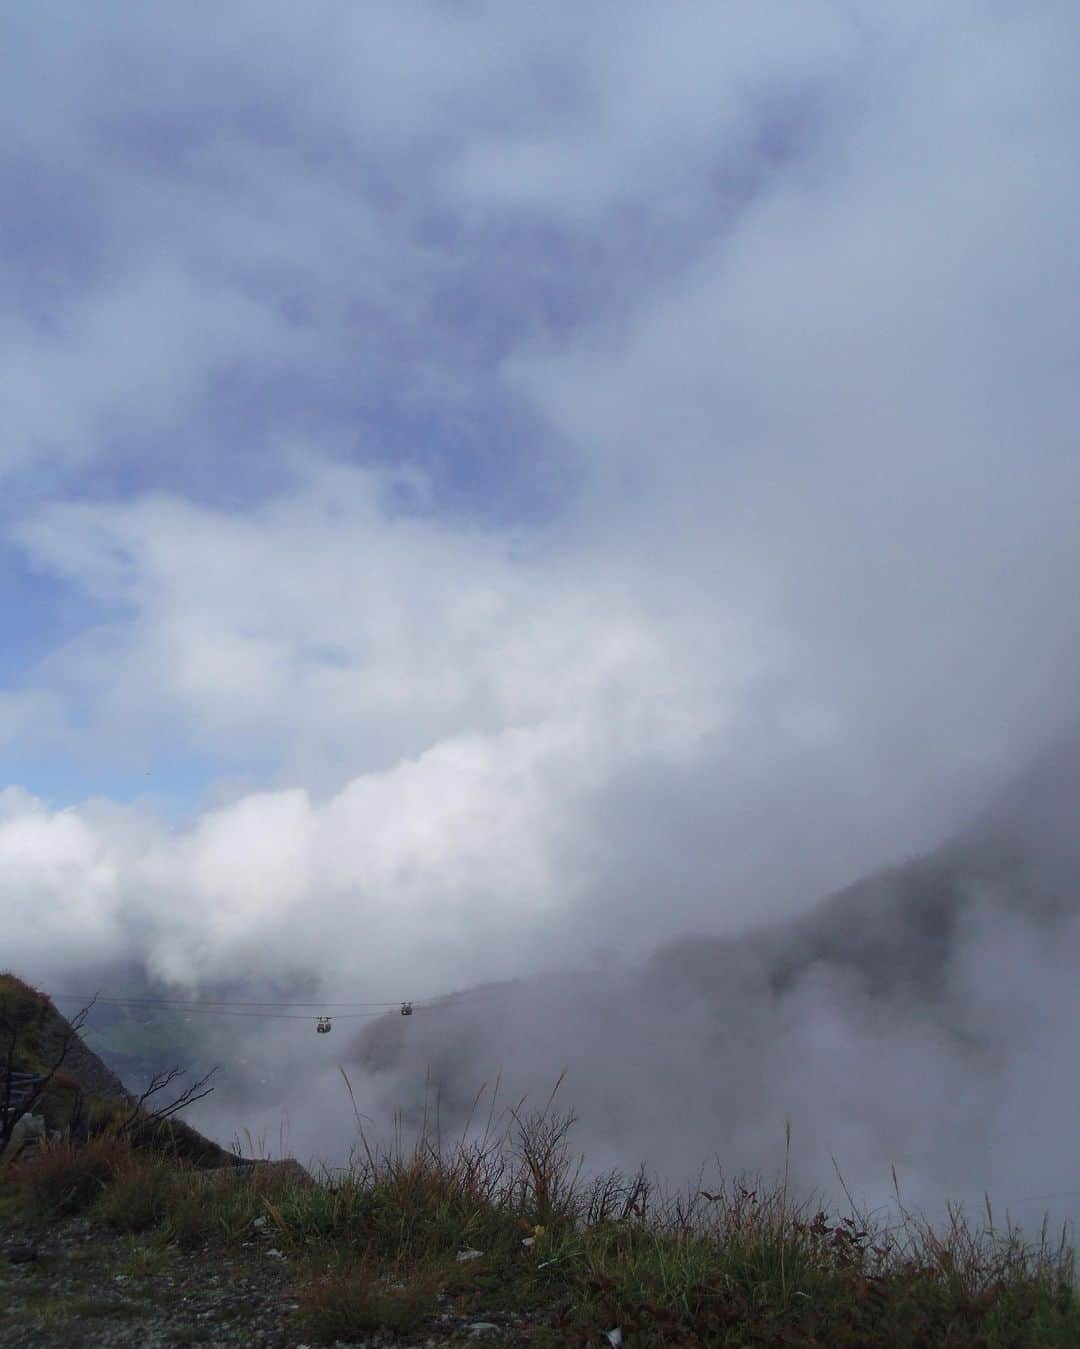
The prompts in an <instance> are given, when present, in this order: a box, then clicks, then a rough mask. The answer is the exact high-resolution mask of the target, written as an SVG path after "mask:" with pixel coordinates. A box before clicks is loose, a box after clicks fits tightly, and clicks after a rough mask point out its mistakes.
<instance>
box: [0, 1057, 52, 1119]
mask: <svg viewBox="0 0 1080 1349" xmlns="http://www.w3.org/2000/svg"><path fill="white" fill-rule="evenodd" d="M44 1081H45V1078H44V1077H43V1076H42V1075H41V1074H40V1073H7V1072H5V1071H4V1070H3V1069H2V1068H0V1109H3V1108H4V1106H5V1103H6V1107H7V1109H6V1114H8V1115H21V1114H22V1112H23V1108H24V1106H26V1105H27V1104H28V1103H29V1101H30V1099H31V1097H32V1096H33V1095H34V1092H35V1091H36V1090H37V1088H38V1087H39V1086H40V1085H41V1084H42V1082H44Z"/></svg>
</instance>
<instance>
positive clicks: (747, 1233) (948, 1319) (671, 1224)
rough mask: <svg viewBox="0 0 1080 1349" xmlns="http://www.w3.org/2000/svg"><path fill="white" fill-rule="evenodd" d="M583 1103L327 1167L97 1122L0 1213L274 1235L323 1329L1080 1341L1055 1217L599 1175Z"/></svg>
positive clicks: (682, 1339) (205, 1241) (19, 1181)
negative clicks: (1012, 1217) (586, 1154)
mask: <svg viewBox="0 0 1080 1349" xmlns="http://www.w3.org/2000/svg"><path fill="white" fill-rule="evenodd" d="M572 1123H573V1119H572V1116H570V1115H567V1114H560V1113H558V1112H555V1111H553V1110H552V1108H551V1104H550V1103H549V1106H548V1109H547V1110H546V1111H543V1112H538V1113H534V1114H530V1115H523V1114H521V1113H519V1112H511V1115H510V1117H509V1123H508V1124H507V1125H505V1126H499V1127H498V1128H495V1127H493V1125H492V1122H491V1121H490V1120H489V1124H488V1128H487V1130H486V1131H485V1132H484V1134H483V1135H482V1136H479V1137H477V1136H475V1135H469V1136H466V1137H463V1138H461V1139H459V1140H457V1141H455V1142H452V1143H443V1142H441V1141H440V1140H439V1139H438V1138H437V1137H433V1136H432V1133H431V1131H429V1130H427V1129H425V1130H423V1131H422V1133H421V1136H420V1138H419V1139H418V1140H417V1141H416V1143H415V1144H414V1145H412V1146H410V1147H408V1148H406V1147H404V1146H398V1147H396V1148H394V1149H391V1150H389V1151H375V1150H371V1149H369V1148H368V1147H367V1146H366V1145H364V1146H363V1147H362V1148H361V1149H360V1152H359V1154H358V1156H357V1157H356V1159H355V1161H354V1163H353V1165H352V1166H351V1167H349V1168H348V1169H347V1170H344V1171H342V1172H337V1173H334V1174H327V1175H324V1176H323V1177H322V1178H321V1179H320V1181H319V1182H318V1183H311V1182H310V1181H305V1180H304V1179H303V1178H302V1177H299V1176H297V1175H295V1174H294V1175H289V1174H288V1173H287V1172H286V1171H277V1170H275V1169H274V1168H273V1167H267V1168H265V1169H264V1170H261V1171H260V1170H256V1171H255V1173H254V1174H253V1175H251V1176H249V1177H247V1178H243V1177H241V1176H238V1175H237V1176H232V1175H229V1174H227V1173H224V1174H223V1173H221V1172H212V1173H207V1172H205V1171H202V1172H200V1171H199V1170H197V1169H195V1168H194V1167H193V1166H192V1165H191V1164H190V1163H187V1162H184V1161H182V1160H180V1159H178V1158H177V1157H176V1156H175V1154H173V1153H171V1152H170V1151H169V1150H166V1151H162V1150H160V1149H155V1148H154V1147H152V1146H147V1145H145V1144H143V1145H137V1144H135V1143H133V1142H132V1141H131V1140H130V1139H127V1138H119V1137H115V1136H112V1135H110V1133H109V1132H108V1130H105V1131H104V1132H102V1133H100V1134H99V1135H97V1136H94V1137H91V1138H89V1139H86V1140H84V1141H82V1142H72V1141H63V1140H60V1141H54V1142H52V1143H51V1144H49V1145H47V1146H45V1147H43V1148H42V1149H41V1150H40V1151H38V1152H36V1153H34V1154H31V1155H29V1156H26V1157H25V1158H24V1159H23V1160H22V1161H20V1162H17V1163H15V1164H14V1165H13V1166H11V1167H9V1168H8V1170H7V1172H6V1174H4V1175H3V1176H0V1220H5V1221H11V1220H15V1221H18V1222H19V1223H22V1224H25V1223H27V1222H30V1223H37V1224H49V1223H52V1222H55V1221H56V1220H57V1219H60V1218H63V1217H64V1215H69V1214H72V1213H84V1214H89V1215H91V1216H92V1218H93V1219H94V1221H95V1222H100V1223H101V1224H102V1225H104V1226H108V1227H110V1228H112V1229H114V1230H118V1231H121V1232H126V1233H133V1234H140V1237H139V1251H140V1252H141V1255H140V1258H141V1259H143V1260H144V1261H150V1262H152V1261H153V1260H154V1258H155V1252H164V1251H165V1250H166V1249H167V1248H168V1247H170V1246H178V1247H180V1248H181V1249H182V1250H193V1249H195V1248H199V1249H202V1248H204V1247H206V1246H207V1245H210V1246H211V1247H212V1248H213V1247H217V1246H220V1247H221V1248H222V1249H227V1248H229V1247H230V1246H239V1244H240V1243H241V1242H242V1241H246V1242H248V1243H250V1242H251V1240H252V1236H253V1232H254V1233H259V1232H262V1233H264V1234H269V1236H270V1237H272V1241H273V1244H274V1245H275V1246H276V1247H278V1248H280V1250H281V1251H283V1252H284V1253H285V1254H286V1255H287V1256H288V1257H289V1262H290V1272H291V1276H292V1278H293V1280H294V1284H295V1287H296V1289H297V1294H296V1296H297V1301H299V1302H300V1304H301V1310H300V1313H299V1317H300V1321H301V1325H302V1327H303V1331H304V1334H305V1336H306V1338H307V1339H308V1340H309V1341H310V1342H315V1343H333V1341H334V1340H336V1339H340V1340H346V1341H348V1340H355V1339H361V1338H363V1337H364V1336H365V1335H367V1334H370V1333H371V1332H373V1331H376V1330H378V1331H382V1332H384V1333H386V1332H390V1333H396V1334H398V1335H400V1336H403V1337H410V1338H411V1337H412V1336H413V1335H416V1336H419V1337H420V1338H421V1340H422V1339H423V1337H424V1336H425V1335H428V1334H432V1333H435V1332H433V1331H432V1330H430V1329H426V1330H425V1324H433V1323H428V1322H427V1318H429V1317H430V1316H432V1314H433V1313H435V1312H436V1311H442V1312H445V1311H447V1310H450V1311H453V1312H465V1313H475V1314H478V1315H479V1314H482V1313H483V1312H489V1313H490V1312H495V1311H498V1310H517V1311H521V1312H526V1313H528V1315H527V1316H526V1317H525V1318H523V1320H522V1322H521V1323H520V1326H521V1329H520V1334H519V1335H518V1338H517V1340H516V1341H515V1342H518V1343H533V1344H536V1345H551V1346H554V1345H563V1344H578V1345H608V1344H610V1343H612V1342H613V1340H612V1339H611V1338H609V1334H608V1332H610V1331H613V1330H614V1329H615V1328H616V1327H618V1328H619V1329H620V1331H621V1343H622V1344H623V1345H626V1346H636V1345H642V1346H644V1345H650V1346H651V1345H657V1346H659V1345H789V1346H791V1345H802V1346H814V1345H817V1346H823V1347H824V1346H830V1347H832V1346H843V1345H848V1346H870V1345H890V1346H894V1345H895V1346H908V1345H910V1346H930V1345H949V1346H976V1345H979V1346H986V1347H987V1349H989V1347H991V1346H1002V1347H1003V1349H1004V1346H1010V1347H1011V1346H1025V1345H1032V1346H1040V1347H1043V1346H1054V1345H1060V1346H1075V1345H1077V1344H1080V1302H1078V1298H1077V1293H1076V1288H1075V1282H1074V1269H1073V1254H1072V1252H1071V1250H1070V1249H1068V1248H1067V1247H1066V1245H1065V1244H1064V1241H1062V1242H1061V1243H1050V1242H1049V1241H1048V1240H1047V1237H1046V1234H1045V1232H1044V1233H1043V1234H1042V1235H1041V1237H1040V1239H1039V1241H1038V1242H1036V1243H1034V1244H1030V1243H1027V1242H1025V1241H1024V1240H1023V1238H1022V1237H1021V1234H1020V1233H1019V1232H1017V1231H1015V1230H1013V1229H1008V1228H1007V1229H1005V1230H1001V1229H1000V1228H997V1227H995V1225H994V1223H993V1221H992V1218H991V1216H990V1215H989V1214H988V1215H987V1217H986V1220H985V1221H983V1222H982V1223H981V1224H980V1225H979V1226H978V1227H977V1228H973V1227H972V1226H970V1225H969V1224H968V1222H966V1221H965V1220H964V1219H963V1218H962V1217H961V1216H960V1215H955V1216H954V1218H953V1220H952V1222H951V1224H950V1225H949V1226H948V1228H947V1230H945V1231H943V1232H935V1231H933V1230H932V1229H931V1228H930V1227H929V1226H927V1225H926V1224H924V1223H922V1222H921V1221H919V1220H918V1219H916V1218H915V1217H913V1216H911V1215H905V1216H903V1217H902V1219H901V1221H900V1223H899V1225H896V1226H892V1227H890V1228H884V1227H876V1228H875V1227H874V1226H872V1225H871V1224H869V1223H867V1222H864V1221H862V1220H861V1219H860V1218H859V1217H858V1216H857V1215H855V1214H850V1215H848V1216H845V1217H841V1218H839V1219H833V1218H831V1217H829V1216H827V1215H826V1214H825V1213H822V1212H808V1211H806V1210H805V1209H803V1208H800V1207H799V1206H798V1205H796V1204H794V1203H793V1202H792V1201H791V1200H790V1199H789V1197H788V1195H787V1194H786V1191H785V1187H784V1185H783V1184H780V1185H778V1186H777V1187H775V1188H773V1189H762V1188H761V1187H759V1186H754V1185H752V1184H750V1183H747V1182H744V1181H732V1182H728V1183H725V1184H723V1185H721V1186H720V1187H719V1188H718V1189H717V1190H712V1191H705V1190H700V1191H698V1192H696V1193H689V1194H682V1195H680V1196H676V1197H668V1198H663V1197H659V1196H657V1195H656V1194H655V1193H654V1192H653V1191H652V1190H651V1188H650V1186H649V1184H648V1182H647V1181H646V1179H645V1178H644V1175H643V1174H642V1175H638V1176H632V1177H627V1176H623V1175H620V1174H610V1175H607V1176H604V1177H601V1178H599V1179H592V1180H589V1181H585V1180H583V1179H582V1174H581V1170H580V1165H579V1164H578V1163H576V1162H575V1160H574V1158H573V1157H572V1155H571V1153H570V1151H569V1148H568V1132H569V1130H570V1127H571V1125H572ZM477 1252H479V1254H476V1253H477ZM463 1253H468V1258H466V1259H460V1258H459V1256H460V1255H462V1254H463Z"/></svg>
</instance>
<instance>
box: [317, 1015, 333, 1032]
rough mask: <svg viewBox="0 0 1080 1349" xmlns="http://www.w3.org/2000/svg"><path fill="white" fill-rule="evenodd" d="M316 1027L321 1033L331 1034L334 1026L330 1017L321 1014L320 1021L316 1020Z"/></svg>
mask: <svg viewBox="0 0 1080 1349" xmlns="http://www.w3.org/2000/svg"><path fill="white" fill-rule="evenodd" d="M315 1029H316V1031H318V1033H319V1034H320V1035H329V1034H330V1032H331V1031H332V1030H333V1029H334V1028H333V1026H332V1025H331V1024H330V1018H329V1017H328V1016H321V1017H319V1019H318V1021H316V1022H315Z"/></svg>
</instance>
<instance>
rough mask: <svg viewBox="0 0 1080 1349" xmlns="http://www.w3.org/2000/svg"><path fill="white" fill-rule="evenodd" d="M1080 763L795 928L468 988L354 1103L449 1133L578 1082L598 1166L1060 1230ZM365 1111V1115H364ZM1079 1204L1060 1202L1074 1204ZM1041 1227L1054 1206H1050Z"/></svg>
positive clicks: (388, 1043) (399, 1044)
mask: <svg viewBox="0 0 1080 1349" xmlns="http://www.w3.org/2000/svg"><path fill="white" fill-rule="evenodd" d="M1078 957H1080V745H1078V742H1077V740H1076V738H1075V737H1071V738H1069V739H1067V740H1064V741H1062V743H1061V744H1060V745H1057V746H1055V747H1054V748H1053V749H1052V750H1050V751H1048V752H1046V753H1044V754H1043V755H1042V756H1041V757H1040V758H1039V759H1038V760H1037V762H1035V763H1034V764H1033V765H1032V766H1031V768H1030V770H1029V771H1027V772H1026V773H1024V774H1022V775H1020V776H1018V777H1017V778H1016V779H1015V780H1014V781H1013V782H1012V783H1011V784H1010V785H1009V787H1008V788H1007V790H1006V791H1004V792H1003V793H1002V794H1001V795H1000V797H999V798H998V799H997V800H996V801H995V802H994V803H993V805H992V806H991V807H990V808H989V809H988V810H985V811H983V812H981V813H980V815H979V817H978V818H977V819H976V820H975V821H974V822H973V823H972V824H971V825H970V826H969V827H968V828H966V829H964V830H963V831H961V832H960V833H958V834H957V835H956V836H955V837H954V838H953V839H952V840H951V841H950V842H949V843H947V844H946V845H945V846H943V847H941V848H939V849H938V850H936V851H935V852H933V853H932V854H929V855H927V856H924V857H920V858H917V859H915V860H913V861H911V862H909V863H906V864H904V865H901V866H897V867H894V868H890V869H888V870H886V871H883V872H879V873H876V874H873V875H871V876H869V877H866V878H865V879H863V880H861V881H859V882H857V883H856V884H854V885H852V886H850V887H849V888H847V889H845V890H843V891H841V892H839V893H837V894H835V895H832V896H830V897H828V898H826V899H824V900H822V901H821V902H820V903H819V904H817V905H816V906H815V907H814V908H813V909H812V910H810V911H809V912H808V913H806V914H805V915H804V916H801V917H798V918H795V919H792V920H787V921H779V922H775V923H773V924H770V925H768V926H764V927H761V928H758V929H756V930H750V931H747V932H744V933H740V934H737V935H733V936H723V937H716V936H709V935H708V934H697V935H692V936H687V937H684V938H680V939H678V940H676V941H673V942H669V943H666V944H664V945H663V946H662V947H660V948H659V949H658V950H657V951H656V952H655V953H654V954H653V955H652V956H651V958H649V959H648V960H647V961H646V962H645V963H644V964H641V965H637V966H633V967H626V968H621V969H619V970H596V971H592V972H589V973H587V974H574V975H566V976H559V977H555V976H551V977H546V978H538V979H530V980H523V981H519V982H514V983H510V984H502V985H496V986H492V987H490V988H487V989H480V990H476V991H475V992H473V993H471V994H467V995H466V996H464V997H462V998H461V999H460V1000H458V1001H451V1002H450V1003H449V1004H447V1005H446V1006H438V1007H436V1008H434V1009H432V1010H430V1011H429V1012H426V1013H425V1014H424V1015H423V1016H422V1017H417V1018H416V1021H415V1024H407V1025H406V1024H400V1023H399V1021H397V1020H392V1019H391V1020H388V1021H387V1022H386V1023H382V1022H380V1023H378V1024H376V1025H375V1026H374V1027H373V1028H371V1029H369V1030H367V1031H365V1032H364V1033H363V1034H362V1035H361V1036H360V1037H359V1039H358V1040H357V1041H356V1042H355V1044H354V1050H353V1061H354V1062H355V1064H356V1065H357V1067H359V1068H361V1069H363V1070H364V1072H365V1073H366V1075H367V1076H366V1077H365V1078H364V1079H362V1080H363V1083H364V1099H365V1100H367V1101H369V1102H377V1103H378V1106H379V1107H380V1108H381V1109H382V1111H384V1112H389V1111H390V1110H392V1109H393V1107H394V1106H395V1105H396V1104H401V1103H403V1102H407V1103H409V1104H410V1105H411V1113H412V1116H413V1118H415V1115H416V1112H417V1111H419V1110H421V1109H422V1103H423V1100H424V1099H427V1101H428V1103H429V1104H430V1100H431V1094H432V1093H433V1092H437V1093H438V1095H439V1098H440V1104H441V1110H442V1112H443V1119H444V1121H445V1122H446V1123H447V1125H448V1126H449V1127H451V1128H453V1127H460V1125H461V1122H462V1121H463V1120H464V1118H465V1117H466V1116H467V1115H468V1113H469V1111H470V1108H471V1106H472V1101H473V1097H474V1095H475V1093H476V1091H477V1090H478V1088H479V1087H480V1086H481V1084H482V1083H484V1082H488V1083H492V1082H493V1081H494V1080H495V1078H496V1076H497V1075H499V1074H501V1091H502V1093H503V1096H504V1097H505V1098H506V1099H507V1100H511V1101H514V1100H516V1099H517V1097H518V1096H519V1095H520V1094H523V1093H526V1092H528V1093H529V1094H530V1098H531V1099H534V1098H535V1097H536V1095H537V1094H538V1092H542V1091H543V1087H544V1084H545V1083H554V1081H555V1079H556V1078H557V1076H558V1075H559V1073H560V1072H561V1071H562V1069H563V1068H566V1069H567V1070H568V1073H567V1079H566V1083H565V1086H564V1088H563V1090H564V1093H565V1097H566V1101H567V1103H568V1104H572V1105H573V1107H574V1108H575V1110H576V1111H577V1112H578V1114H579V1115H580V1119H581V1123H580V1133H581V1137H580V1142H581V1143H582V1146H583V1148H584V1150H585V1151H586V1153H587V1154H588V1157H589V1159H590V1161H591V1162H597V1161H601V1160H610V1161H612V1162H615V1163H618V1164H621V1165H623V1166H628V1165H633V1164H634V1163H635V1162H637V1161H639V1160H642V1159H647V1160H648V1162H649V1163H650V1165H653V1166H655V1167H656V1169H657V1170H658V1172H660V1173H661V1174H666V1175H667V1176H668V1177H669V1178H676V1179H677V1178H687V1177H688V1176H690V1175H692V1174H696V1172H697V1170H698V1168H699V1166H700V1165H701V1164H702V1163H708V1162H709V1161H710V1160H711V1159H715V1160H716V1161H718V1162H719V1163H720V1164H721V1165H723V1166H725V1167H727V1168H729V1169H730V1168H733V1167H734V1168H736V1169H737V1168H739V1167H748V1168H751V1169H752V1168H754V1167H760V1168H762V1169H763V1170H766V1171H768V1172H772V1171H774V1170H775V1168H776V1167H777V1165H778V1164H779V1162H780V1158H781V1153H782V1148H783V1136H784V1135H783V1131H784V1120H785V1117H790V1118H791V1120H792V1126H793V1154H792V1157H793V1163H794V1170H795V1175H796V1176H797V1179H798V1181H799V1182H800V1183H801V1184H803V1185H805V1186H807V1187H812V1186H815V1185H822V1186H824V1187H825V1188H826V1189H829V1188H830V1187H831V1188H833V1189H835V1176H834V1174H833V1168H832V1165H831V1158H832V1157H835V1158H836V1161H837V1163H838V1164H839V1166H840V1168H841V1170H842V1172H843V1174H844V1177H845V1180H846V1181H847V1182H848V1184H849V1185H850V1186H852V1187H853V1188H854V1189H856V1190H857V1191H858V1192H859V1194H860V1195H862V1196H865V1197H868V1198H869V1200H870V1201H872V1202H875V1203H881V1202H886V1201H887V1199H888V1196H889V1191H890V1189H891V1185H892V1181H891V1177H890V1167H891V1166H893V1165H895V1166H896V1168H897V1172H898V1175H899V1178H900V1180H901V1184H902V1187H903V1195H904V1198H905V1200H907V1201H909V1202H913V1203H915V1202H917V1203H922V1204H925V1205H928V1206H930V1207H931V1208H933V1209H935V1211H937V1209H938V1208H940V1204H941V1202H942V1201H943V1199H945V1198H949V1197H951V1198H954V1199H965V1200H967V1201H968V1202H973V1201H975V1200H980V1199H981V1195H982V1193H983V1190H984V1189H986V1190H989V1192H990V1193H991V1196H992V1197H993V1196H995V1195H996V1197H997V1198H998V1199H999V1200H1001V1201H1006V1200H1008V1201H1014V1212H1015V1213H1016V1215H1017V1216H1018V1217H1019V1218H1020V1219H1021V1220H1027V1221H1030V1220H1031V1217H1032V1213H1033V1207H1034V1209H1038V1206H1039V1204H1040V1203H1043V1204H1044V1205H1045V1207H1047V1208H1049V1209H1050V1210H1053V1211H1054V1212H1056V1213H1057V1214H1058V1215H1061V1214H1062V1213H1071V1212H1073V1211H1074V1210H1073V1208H1072V1207H1071V1205H1072V1204H1073V1203H1074V1201H1075V1196H1073V1195H1070V1194H1069V1193H1068V1192H1070V1191H1074V1190H1080V1171H1078V1170H1077V1166H1076V1162H1075V1158H1074V1148H1073V1138H1072V1128H1071V1124H1070V1121H1071V1119H1072V1118H1074V1107H1075V1105H1076V1104H1077V1100H1078V1096H1080V1087H1078V1085H1077V1082H1076V1078H1075V1074H1074V1073H1073V1072H1072V1070H1071V1068H1070V1064H1071V1063H1072V1062H1073V1061H1074V1059H1073V1056H1074V1054H1075V1051H1076V1050H1077V1048H1078V1045H1080V990H1078V989H1077V987H1076V981H1075V979H1074V971H1075V969H1076V968H1077V964H1076V962H1077V959H1078ZM369 1108H370V1107H369ZM1067 1195H1068V1197H1067V1198H1066V1196H1067ZM1040 1211H1041V1210H1040Z"/></svg>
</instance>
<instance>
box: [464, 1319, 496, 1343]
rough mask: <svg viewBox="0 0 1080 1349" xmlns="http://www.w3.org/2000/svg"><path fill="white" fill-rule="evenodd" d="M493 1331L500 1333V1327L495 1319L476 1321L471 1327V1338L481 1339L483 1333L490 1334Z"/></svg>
mask: <svg viewBox="0 0 1080 1349" xmlns="http://www.w3.org/2000/svg"><path fill="white" fill-rule="evenodd" d="M492 1331H494V1332H495V1334H498V1333H499V1327H498V1326H497V1325H496V1324H495V1322H494V1321H474V1322H473V1323H472V1325H471V1326H470V1327H469V1337H470V1339H479V1338H480V1336H481V1335H490V1334H491V1333H492Z"/></svg>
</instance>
